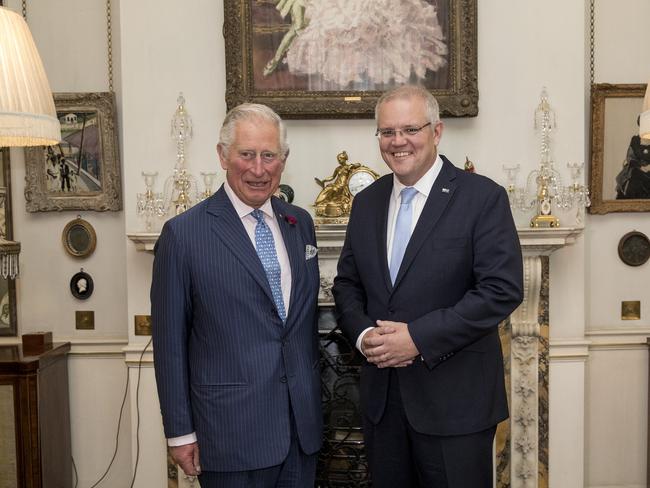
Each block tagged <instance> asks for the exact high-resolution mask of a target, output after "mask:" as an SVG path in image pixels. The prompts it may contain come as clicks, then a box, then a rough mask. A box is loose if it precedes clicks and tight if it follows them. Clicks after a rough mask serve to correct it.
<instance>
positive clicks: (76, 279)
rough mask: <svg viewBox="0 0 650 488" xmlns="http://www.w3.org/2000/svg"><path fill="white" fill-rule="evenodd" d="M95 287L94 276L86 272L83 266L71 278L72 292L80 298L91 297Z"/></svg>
mask: <svg viewBox="0 0 650 488" xmlns="http://www.w3.org/2000/svg"><path fill="white" fill-rule="evenodd" d="M94 289H95V284H94V283H93V279H92V277H91V276H90V275H89V274H88V273H85V272H84V270H83V268H81V271H79V272H78V273H77V274H75V275H74V276H73V277H72V279H71V280H70V293H72V295H73V296H74V297H75V298H78V299H79V300H86V299H87V298H90V295H92V294H93V290H94Z"/></svg>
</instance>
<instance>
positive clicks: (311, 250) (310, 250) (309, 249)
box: [305, 244, 318, 261]
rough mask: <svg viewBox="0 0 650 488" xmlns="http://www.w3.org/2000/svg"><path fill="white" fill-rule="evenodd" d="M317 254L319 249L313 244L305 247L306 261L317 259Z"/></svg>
mask: <svg viewBox="0 0 650 488" xmlns="http://www.w3.org/2000/svg"><path fill="white" fill-rule="evenodd" d="M317 254H318V248H317V247H314V246H312V245H311V244H307V245H306V246H305V261H307V260H308V259H311V258H314V257H316V255H317Z"/></svg>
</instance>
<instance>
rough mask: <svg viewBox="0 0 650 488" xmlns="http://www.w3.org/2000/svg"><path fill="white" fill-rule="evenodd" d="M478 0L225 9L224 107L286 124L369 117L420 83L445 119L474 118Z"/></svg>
mask: <svg viewBox="0 0 650 488" xmlns="http://www.w3.org/2000/svg"><path fill="white" fill-rule="evenodd" d="M476 1H477V0H402V1H400V2H394V1H391V0H224V19H225V21H224V36H225V51H226V84H227V88H226V103H227V105H228V109H230V108H232V107H234V106H235V105H237V104H239V103H243V102H257V103H264V104H266V105H268V106H270V107H272V108H273V109H274V110H276V111H277V112H278V113H279V114H280V115H282V116H283V117H287V118H370V117H372V116H373V111H374V106H375V103H376V101H377V99H378V98H379V96H380V95H381V93H382V92H384V91H385V90H388V89H390V88H393V87H394V86H398V85H401V84H403V83H408V82H410V83H418V84H421V85H423V86H425V87H426V88H427V89H429V90H431V92H432V93H433V94H434V95H435V96H436V98H437V99H438V102H439V103H440V109H441V113H442V115H443V116H456V117H466V116H475V115H477V114H478V81H477V40H476V19H477V14H476Z"/></svg>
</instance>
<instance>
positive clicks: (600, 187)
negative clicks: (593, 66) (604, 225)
mask: <svg viewBox="0 0 650 488" xmlns="http://www.w3.org/2000/svg"><path fill="white" fill-rule="evenodd" d="M645 90H646V85H642V84H637V85H610V84H597V85H593V86H592V88H591V171H590V186H591V206H590V207H589V212H590V213H592V214H606V213H610V212H648V211H650V140H645V139H640V138H639V122H638V120H639V114H640V113H641V111H642V106H643V96H644V94H645Z"/></svg>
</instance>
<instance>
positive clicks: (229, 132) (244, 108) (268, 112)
mask: <svg viewBox="0 0 650 488" xmlns="http://www.w3.org/2000/svg"><path fill="white" fill-rule="evenodd" d="M243 120H264V121H267V122H270V123H272V124H275V126H276V127H277V128H278V142H279V143H280V152H281V155H282V158H283V159H284V158H286V157H287V154H288V153H289V144H288V143H287V129H286V127H285V126H284V122H283V121H282V119H281V118H280V116H279V115H278V114H276V113H275V112H274V111H273V110H272V109H270V108H269V107H267V106H266V105H262V104H260V103H242V104H241V105H237V106H236V107H234V108H233V109H231V110H230V111H229V112H228V113H227V114H226V118H225V119H223V125H222V126H221V130H220V131H219V144H220V145H221V146H223V148H224V150H225V151H226V153H228V152H229V149H230V146H231V145H232V144H233V142H234V141H235V128H236V127H237V124H238V123H239V122H241V121H243Z"/></svg>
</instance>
